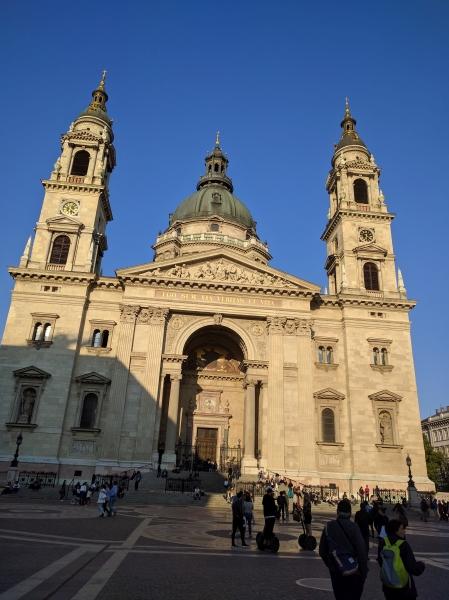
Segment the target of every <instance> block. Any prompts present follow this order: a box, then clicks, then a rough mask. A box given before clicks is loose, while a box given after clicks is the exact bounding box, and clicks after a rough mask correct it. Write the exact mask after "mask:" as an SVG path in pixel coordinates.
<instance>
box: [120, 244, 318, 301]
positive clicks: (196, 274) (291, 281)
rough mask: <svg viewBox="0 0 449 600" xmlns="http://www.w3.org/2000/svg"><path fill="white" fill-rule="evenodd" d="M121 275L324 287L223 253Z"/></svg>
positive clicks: (192, 256)
mask: <svg viewBox="0 0 449 600" xmlns="http://www.w3.org/2000/svg"><path fill="white" fill-rule="evenodd" d="M117 276H118V277H119V278H121V279H124V280H128V281H139V280H143V279H151V280H164V281H165V280H167V279H168V280H173V281H174V282H175V281H176V282H179V281H182V282H192V283H193V282H195V283H206V282H207V284H208V285H212V286H213V285H214V284H217V285H220V284H223V283H225V284H228V285H242V286H246V287H261V288H264V287H267V288H270V287H274V288H283V289H291V290H295V289H296V290H303V291H304V292H310V293H313V294H314V293H317V292H319V291H320V287H319V286H317V285H315V284H313V283H310V282H309V281H305V280H303V279H299V278H298V277H295V276H293V275H290V274H288V273H284V272H283V271H279V270H278V269H273V268H272V267H269V266H267V265H264V264H261V263H257V262H255V261H252V260H250V259H248V258H247V257H245V256H242V255H240V254H237V253H235V252H232V251H230V250H222V251H219V252H217V251H216V250H214V251H208V252H201V253H197V254H190V255H187V256H182V257H180V258H176V259H170V260H167V261H160V262H152V263H147V264H144V265H138V266H136V267H129V268H127V269H120V270H118V271H117Z"/></svg>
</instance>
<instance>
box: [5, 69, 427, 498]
mask: <svg viewBox="0 0 449 600" xmlns="http://www.w3.org/2000/svg"><path fill="white" fill-rule="evenodd" d="M107 100H108V96H107V93H106V91H105V82H104V78H103V79H102V80H101V82H100V84H99V85H98V87H97V89H95V90H94V92H93V94H92V101H91V103H90V104H89V106H88V108H87V109H86V110H85V111H83V112H82V113H81V114H80V115H79V116H78V117H77V118H76V119H75V120H74V122H73V123H72V124H71V125H70V127H69V129H68V130H67V132H66V133H65V134H64V135H63V136H62V138H61V151H60V155H59V157H58V159H57V161H56V163H55V165H54V167H53V169H52V170H51V173H50V175H49V177H48V178H47V179H44V180H43V182H42V184H43V187H44V198H43V202H42V210H41V213H40V216H39V220H38V222H37V223H36V229H35V236H34V239H33V240H31V239H30V240H29V241H28V243H27V245H26V248H25V250H24V253H23V255H22V256H21V258H20V261H19V263H18V265H17V266H15V267H12V268H10V273H11V276H12V277H13V279H14V290H13V294H12V300H11V306H10V310H9V314H8V318H7V323H6V328H5V333H4V337H3V346H2V350H1V355H0V357H1V363H0V364H1V379H0V391H1V395H0V398H1V405H0V460H2V461H3V470H5V469H6V466H7V464H8V461H10V460H11V455H12V453H13V451H14V448H15V439H16V436H17V434H18V433H19V432H22V434H23V444H22V448H21V467H22V468H28V469H35V470H37V469H44V470H45V469H46V470H55V471H57V472H58V474H59V477H60V478H66V479H70V478H72V477H73V475H74V472H78V473H80V472H81V473H82V477H83V478H88V477H90V476H91V475H92V474H93V473H105V472H117V471H119V470H122V469H127V468H136V467H142V466H145V465H150V464H153V465H154V464H155V463H156V462H157V461H158V460H159V459H161V460H162V464H163V465H166V466H167V467H171V466H173V465H174V464H175V463H176V462H178V463H183V462H185V461H189V460H190V459H191V456H192V448H194V449H195V453H196V456H197V458H200V459H201V460H204V461H207V460H210V461H212V462H216V463H217V464H218V465H219V467H220V468H226V466H227V465H229V464H231V463H234V464H235V463H236V462H238V463H240V464H241V469H242V472H243V473H244V474H246V475H247V476H250V475H254V474H255V473H256V472H257V470H258V468H259V467H263V468H265V469H268V470H270V471H274V472H278V473H287V474H289V475H290V476H291V477H293V478H295V479H299V480H301V481H303V482H305V483H313V484H322V485H326V484H329V483H335V484H336V485H338V486H339V487H340V489H342V490H348V491H355V490H357V489H358V488H359V487H360V485H365V484H366V483H368V484H370V485H371V486H374V485H376V484H377V485H379V486H380V487H388V488H404V487H405V484H406V481H407V469H406V466H405V457H406V455H407V453H409V454H410V456H411V457H412V459H413V466H414V471H413V474H414V478H415V481H416V482H417V485H418V487H419V488H421V489H425V488H427V487H431V486H432V484H431V482H430V481H429V480H428V478H427V474H426V466H425V459H424V450H423V441H422V435H421V428H420V417H419V407H418V397H417V390H416V381H415V371H414V365H413V356H412V344H411V336H410V322H409V312H410V310H411V309H412V308H413V307H414V305H415V302H414V301H413V300H410V299H409V298H408V297H407V292H406V289H405V287H404V282H403V279H402V276H401V274H400V272H398V271H397V267H396V259H395V254H394V249H393V241H392V236H391V222H392V220H393V218H394V215H393V213H391V212H390V211H389V208H388V207H387V204H386V201H385V198H384V196H383V194H382V191H381V190H380V188H379V177H380V168H379V166H378V165H377V163H376V161H375V159H374V157H373V155H372V154H371V153H370V151H369V150H368V148H367V146H366V144H365V143H364V142H363V141H362V139H361V138H360V137H359V134H358V133H357V130H356V121H355V119H354V117H353V116H352V114H351V111H350V108H349V105H348V104H346V108H345V112H344V117H343V120H342V122H341V136H340V140H339V142H338V144H337V145H336V146H335V148H334V151H333V156H332V160H331V170H330V172H329V174H328V176H327V181H326V189H327V192H328V195H329V207H328V210H327V221H326V226H325V229H324V231H323V232H322V235H321V239H322V240H323V242H324V244H325V247H326V256H327V258H326V262H325V269H326V272H327V276H328V289H327V290H326V291H325V293H323V292H322V291H321V290H320V287H319V286H318V285H316V284H314V283H310V282H308V281H305V280H303V279H301V278H300V277H298V276H296V275H292V274H289V273H286V272H283V271H280V270H278V269H275V268H273V267H271V266H270V259H271V255H270V251H269V248H268V246H267V244H266V243H265V242H262V241H261V240H260V239H259V237H258V234H257V229H256V223H255V221H254V219H253V216H252V214H251V212H250V210H249V208H248V207H247V205H246V204H244V203H243V202H242V201H241V200H239V199H238V197H237V196H236V195H235V193H234V183H233V181H232V180H231V178H230V175H229V173H228V167H229V163H228V158H227V157H226V155H225V154H224V152H223V150H222V147H221V142H220V140H219V138H218V136H217V140H216V142H215V145H214V147H213V148H212V150H211V152H210V153H209V154H208V155H207V156H206V158H205V168H204V172H203V174H202V176H201V177H200V178H199V180H198V182H197V184H196V189H195V191H193V193H191V194H190V195H189V196H188V197H187V198H186V199H185V200H183V201H182V202H180V204H179V205H178V206H177V207H174V211H173V213H172V214H171V215H170V217H169V223H168V226H167V228H166V230H165V231H164V232H163V233H161V234H160V235H158V236H157V237H156V239H155V243H154V246H153V248H154V259H153V261H152V262H145V263H143V264H139V265H136V266H130V267H128V268H124V269H119V270H117V271H116V273H115V275H113V276H103V275H102V274H101V261H102V257H103V254H104V252H106V250H107V237H106V234H107V226H108V223H109V222H110V221H111V219H112V208H111V200H110V177H111V174H112V172H113V170H114V167H115V164H116V160H115V150H114V145H113V141H114V134H113V129H112V121H111V119H110V118H109V116H108V113H107V108H106V104H107ZM267 176H269V173H267ZM299 200H300V199H299ZM121 201H122V202H123V201H132V202H133V203H134V204H136V203H137V202H138V200H136V199H121ZM276 202H277V204H278V205H279V206H281V205H282V198H277V199H276ZM325 212H326V211H325ZM24 228H25V227H24ZM317 235H319V232H317ZM291 251H292V252H295V248H294V246H293V245H292V248H291Z"/></svg>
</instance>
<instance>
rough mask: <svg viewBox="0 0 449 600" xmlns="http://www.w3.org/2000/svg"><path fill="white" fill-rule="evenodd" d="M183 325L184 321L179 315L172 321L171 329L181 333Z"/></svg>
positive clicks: (170, 323)
mask: <svg viewBox="0 0 449 600" xmlns="http://www.w3.org/2000/svg"><path fill="white" fill-rule="evenodd" d="M183 325H184V319H183V318H182V317H180V316H178V315H176V316H174V317H172V318H171V319H170V322H169V327H171V329H174V330H175V331H179V330H180V329H182V327H183Z"/></svg>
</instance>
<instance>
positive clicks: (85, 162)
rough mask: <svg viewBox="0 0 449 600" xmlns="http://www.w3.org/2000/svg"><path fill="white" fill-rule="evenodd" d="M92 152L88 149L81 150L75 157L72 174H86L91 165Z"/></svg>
mask: <svg viewBox="0 0 449 600" xmlns="http://www.w3.org/2000/svg"><path fill="white" fill-rule="evenodd" d="M89 161H90V154H89V152H87V150H79V151H78V152H77V153H76V154H75V156H74V157H73V163H72V170H71V172H70V174H71V175H86V173H87V169H88V167H89Z"/></svg>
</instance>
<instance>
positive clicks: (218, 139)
mask: <svg viewBox="0 0 449 600" xmlns="http://www.w3.org/2000/svg"><path fill="white" fill-rule="evenodd" d="M215 147H216V148H219V147H220V132H219V131H217V135H216V137H215Z"/></svg>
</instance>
